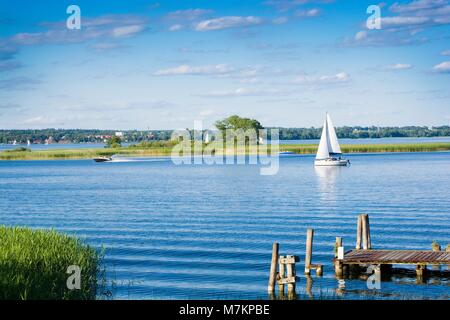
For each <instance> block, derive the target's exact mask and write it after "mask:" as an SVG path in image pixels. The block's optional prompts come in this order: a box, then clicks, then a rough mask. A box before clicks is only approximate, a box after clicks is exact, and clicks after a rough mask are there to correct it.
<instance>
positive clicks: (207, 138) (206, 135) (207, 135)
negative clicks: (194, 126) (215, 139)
mask: <svg viewBox="0 0 450 320" xmlns="http://www.w3.org/2000/svg"><path fill="white" fill-rule="evenodd" d="M205 143H209V132H208V131H206V134H205Z"/></svg>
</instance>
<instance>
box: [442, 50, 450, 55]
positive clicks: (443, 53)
mask: <svg viewBox="0 0 450 320" xmlns="http://www.w3.org/2000/svg"><path fill="white" fill-rule="evenodd" d="M441 55H443V56H450V50H445V51H442V52H441Z"/></svg>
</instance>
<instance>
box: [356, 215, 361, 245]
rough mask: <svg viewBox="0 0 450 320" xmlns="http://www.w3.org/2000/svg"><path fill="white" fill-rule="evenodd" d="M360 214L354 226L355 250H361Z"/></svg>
mask: <svg viewBox="0 0 450 320" xmlns="http://www.w3.org/2000/svg"><path fill="white" fill-rule="evenodd" d="M361 239H362V215H359V216H358V224H357V226H356V250H361V242H362V240H361Z"/></svg>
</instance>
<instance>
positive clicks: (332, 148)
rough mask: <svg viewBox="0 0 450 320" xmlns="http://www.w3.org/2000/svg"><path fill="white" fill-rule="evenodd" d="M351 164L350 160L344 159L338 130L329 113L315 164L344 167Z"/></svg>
mask: <svg viewBox="0 0 450 320" xmlns="http://www.w3.org/2000/svg"><path fill="white" fill-rule="evenodd" d="M349 164H350V161H349V160H347V159H344V158H343V156H342V151H341V146H340V145H339V141H338V138H337V135H336V130H335V129H334V126H333V122H332V121H331V117H330V115H329V114H328V113H327V116H326V118H325V123H324V125H323V129H322V137H321V138H320V143H319V149H318V151H317V155H316V160H315V162H314V165H315V166H327V167H337V166H338V167H344V166H348V165H349Z"/></svg>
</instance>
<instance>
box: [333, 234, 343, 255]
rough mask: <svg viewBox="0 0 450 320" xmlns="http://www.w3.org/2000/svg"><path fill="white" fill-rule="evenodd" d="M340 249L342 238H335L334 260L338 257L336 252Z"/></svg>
mask: <svg viewBox="0 0 450 320" xmlns="http://www.w3.org/2000/svg"><path fill="white" fill-rule="evenodd" d="M340 247H342V238H341V237H336V244H335V245H334V257H335V258H337V257H338V250H339V248H340Z"/></svg>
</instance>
